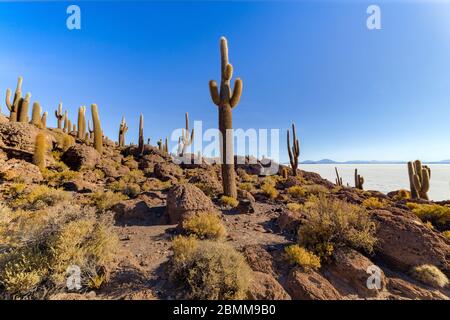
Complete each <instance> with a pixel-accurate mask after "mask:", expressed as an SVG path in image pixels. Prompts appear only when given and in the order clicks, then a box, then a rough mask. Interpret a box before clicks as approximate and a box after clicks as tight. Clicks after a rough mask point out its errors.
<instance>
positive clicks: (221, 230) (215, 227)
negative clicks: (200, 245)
mask: <svg viewBox="0 0 450 320" xmlns="http://www.w3.org/2000/svg"><path fill="white" fill-rule="evenodd" d="M182 226H183V229H184V230H185V231H186V232H187V233H188V234H192V235H195V236H197V237H198V238H200V239H222V238H225V237H226V236H227V230H226V228H225V226H224V225H223V223H222V220H221V219H220V216H219V215H218V214H216V213H210V212H198V213H194V214H192V215H190V216H189V217H187V218H186V219H185V220H184V221H183V224H182Z"/></svg>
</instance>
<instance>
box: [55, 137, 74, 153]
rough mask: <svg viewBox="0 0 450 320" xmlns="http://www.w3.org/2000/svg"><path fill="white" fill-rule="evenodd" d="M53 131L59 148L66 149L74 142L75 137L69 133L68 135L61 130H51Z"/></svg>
mask: <svg viewBox="0 0 450 320" xmlns="http://www.w3.org/2000/svg"><path fill="white" fill-rule="evenodd" d="M53 133H54V136H55V140H56V146H57V147H58V148H59V149H61V150H63V151H66V150H67V149H69V148H70V147H71V146H73V145H74V144H75V138H74V137H72V136H71V135H68V134H67V133H63V132H53Z"/></svg>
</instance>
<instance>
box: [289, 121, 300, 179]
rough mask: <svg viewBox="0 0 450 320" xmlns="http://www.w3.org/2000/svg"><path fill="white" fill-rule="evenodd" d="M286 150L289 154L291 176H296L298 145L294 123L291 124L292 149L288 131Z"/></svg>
mask: <svg viewBox="0 0 450 320" xmlns="http://www.w3.org/2000/svg"><path fill="white" fill-rule="evenodd" d="M287 149H288V154H289V161H290V163H291V169H292V175H293V176H297V168H298V156H299V155H300V144H299V143H298V139H297V133H296V132H295V124H294V123H293V124H292V149H291V139H290V135H289V130H287Z"/></svg>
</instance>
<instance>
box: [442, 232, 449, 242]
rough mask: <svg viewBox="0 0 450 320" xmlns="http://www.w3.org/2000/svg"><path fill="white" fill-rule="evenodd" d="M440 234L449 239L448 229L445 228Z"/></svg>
mask: <svg viewBox="0 0 450 320" xmlns="http://www.w3.org/2000/svg"><path fill="white" fill-rule="evenodd" d="M442 235H443V236H444V237H446V238H447V239H448V240H450V230H447V231H444V232H442Z"/></svg>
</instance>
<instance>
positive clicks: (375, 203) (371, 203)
mask: <svg viewBox="0 0 450 320" xmlns="http://www.w3.org/2000/svg"><path fill="white" fill-rule="evenodd" d="M362 205H363V206H364V207H366V208H370V209H381V208H384V207H385V206H386V201H384V200H380V199H379V198H376V197H370V198H367V199H365V200H364V201H363V202H362Z"/></svg>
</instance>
